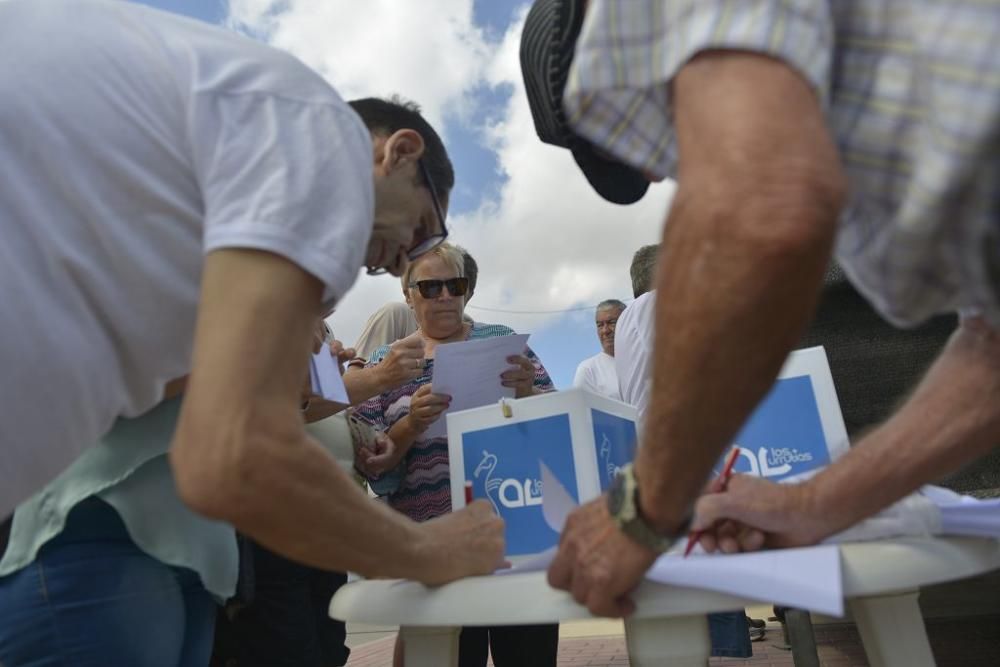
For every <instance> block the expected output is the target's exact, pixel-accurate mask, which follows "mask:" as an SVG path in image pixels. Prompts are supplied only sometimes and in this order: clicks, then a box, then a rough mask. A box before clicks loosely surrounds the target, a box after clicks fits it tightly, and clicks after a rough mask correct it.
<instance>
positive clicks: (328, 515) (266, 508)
mask: <svg viewBox="0 0 1000 667" xmlns="http://www.w3.org/2000/svg"><path fill="white" fill-rule="evenodd" d="M232 507H234V508H238V511H237V513H235V514H234V515H233V516H231V517H229V519H230V520H231V521H232V523H233V524H234V525H235V526H236V527H237V528H238V529H239V530H240V531H242V532H244V533H246V534H247V535H250V536H251V537H253V538H254V539H255V540H256V541H258V542H260V543H261V544H264V545H265V546H267V547H268V548H271V549H274V550H276V551H278V552H280V553H282V554H283V555H285V556H287V557H289V558H292V559H293V560H297V561H300V562H303V563H306V564H309V565H312V566H315V567H321V568H323V569H328V570H340V571H352V572H358V573H359V574H362V575H364V576H367V577H376V576H385V577H403V578H410V579H420V578H422V577H423V576H425V574H426V563H425V560H426V553H425V551H424V550H423V547H422V538H423V533H422V532H421V531H420V530H419V529H418V526H417V524H416V523H414V522H413V521H411V520H410V519H408V518H407V517H405V516H404V515H402V514H400V513H399V512H396V511H394V510H392V509H390V508H388V507H387V506H386V505H384V504H382V503H376V502H372V500H371V498H369V497H368V496H367V495H366V494H365V493H364V492H362V491H361V490H360V489H359V487H358V486H357V485H356V484H355V483H354V482H353V481H352V480H351V479H349V477H348V476H347V474H346V473H344V472H343V471H342V470H341V469H340V467H339V466H338V465H337V464H336V462H335V461H334V460H333V458H332V457H331V456H330V455H329V454H328V453H327V452H326V451H325V450H323V449H322V448H321V447H320V446H319V445H318V444H317V443H316V442H314V441H312V440H311V439H305V440H299V441H293V442H288V443H286V446H284V447H281V448H276V447H268V448H266V450H264V455H262V456H261V457H259V458H258V459H257V460H256V461H254V465H253V467H252V470H251V471H250V472H249V474H247V475H245V476H244V490H243V493H242V494H241V496H240V497H238V498H236V499H235V502H233V503H232Z"/></svg>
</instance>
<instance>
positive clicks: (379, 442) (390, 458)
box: [354, 433, 403, 477]
mask: <svg viewBox="0 0 1000 667" xmlns="http://www.w3.org/2000/svg"><path fill="white" fill-rule="evenodd" d="M402 459H403V451H402V449H401V448H399V447H396V443H394V442H393V441H392V438H390V437H389V436H388V435H386V434H385V433H376V434H375V438H374V439H373V440H372V442H371V443H370V444H368V445H366V446H362V447H358V448H357V449H356V450H355V451H354V467H355V468H357V469H358V470H359V471H360V472H361V473H362V474H364V475H365V476H366V477H378V476H379V475H381V474H383V473H386V472H388V471H389V470H392V469H393V468H395V467H396V466H398V465H399V462H400V461H401V460H402Z"/></svg>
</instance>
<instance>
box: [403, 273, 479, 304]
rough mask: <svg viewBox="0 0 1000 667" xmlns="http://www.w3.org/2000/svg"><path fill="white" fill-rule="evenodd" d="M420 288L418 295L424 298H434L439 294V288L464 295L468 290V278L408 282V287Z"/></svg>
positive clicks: (454, 294)
mask: <svg viewBox="0 0 1000 667" xmlns="http://www.w3.org/2000/svg"><path fill="white" fill-rule="evenodd" d="M414 287H416V288H417V289H418V290H420V296H422V297H424V298H425V299H436V298H438V297H439V296H441V290H442V289H447V290H448V294H451V295H452V296H465V293H466V292H468V291H469V279H468V278H448V280H417V281H415V282H412V283H410V288H411V289H412V288H414Z"/></svg>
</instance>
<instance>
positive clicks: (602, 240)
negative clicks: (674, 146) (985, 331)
mask: <svg viewBox="0 0 1000 667" xmlns="http://www.w3.org/2000/svg"><path fill="white" fill-rule="evenodd" d="M141 1H142V2H145V3H146V4H150V5H153V6H156V7H159V8H161V9H165V10H168V11H173V12H177V13H181V14H186V15H189V16H192V17H195V18H198V19H200V20H204V21H209V22H211V23H217V24H219V25H222V26H225V27H227V28H228V29H232V30H238V31H240V32H243V33H246V34H248V35H251V36H253V37H254V38H256V39H260V40H263V41H266V42H268V43H270V44H272V45H274V46H275V47H277V48H281V49H285V50H287V51H290V52H291V53H292V54H294V55H295V56H297V57H298V58H300V59H301V60H302V61H304V62H305V63H306V64H307V65H309V66H310V67H313V68H314V69H316V70H317V71H319V72H320V73H321V74H322V75H323V76H324V77H325V78H326V79H327V80H328V81H329V82H330V83H331V84H332V85H333V86H334V87H335V88H336V89H337V90H338V91H339V92H340V93H341V95H343V96H344V97H345V98H348V99H350V98H354V97H363V96H371V95H378V96H385V95H389V94H392V93H398V94H400V95H402V96H404V97H407V98H410V99H412V100H414V101H416V102H418V103H419V104H420V105H421V106H422V107H423V109H424V111H425V113H426V115H427V117H428V119H429V120H430V121H431V122H432V123H433V124H434V125H435V127H437V129H438V131H439V132H441V133H442V135H443V137H444V140H445V143H446V144H447V146H448V149H449V152H450V153H451V156H452V160H453V162H454V164H455V172H456V185H455V191H454V192H453V194H452V198H451V208H450V212H449V220H448V224H449V230H450V232H451V239H450V240H453V241H454V242H455V243H458V244H460V245H462V246H464V247H465V248H467V249H468V250H469V252H471V253H472V255H473V256H474V257H475V258H476V260H477V261H478V262H479V266H480V278H479V286H478V288H477V291H476V296H475V297H474V298H473V300H472V301H471V303H470V304H469V306H468V312H469V314H470V315H471V316H472V317H474V318H475V319H477V320H479V321H483V322H496V323H502V324H507V325H509V326H511V327H513V328H514V329H516V330H518V331H520V332H524V333H531V340H530V341H529V343H530V345H531V346H532V348H534V350H535V351H536V352H537V353H538V355H539V357H541V359H542V361H543V363H544V364H545V366H546V367H547V368H548V370H549V372H550V373H551V375H552V377H553V379H554V380H555V382H556V386H558V387H568V386H569V385H570V384H571V383H572V378H573V372H574V370H575V369H576V365H577V364H578V363H579V362H580V361H581V360H582V359H584V358H585V357H587V356H590V355H592V354H596V353H597V352H598V351H599V349H600V346H599V344H598V341H597V335H596V333H595V330H594V324H593V321H594V313H593V306H594V305H595V304H596V303H598V302H599V301H601V300H603V299H608V298H618V299H622V300H623V301H628V300H630V297H631V293H632V291H631V286H630V282H629V278H628V266H629V262H630V261H631V257H632V253H633V252H634V251H635V250H636V248H638V247H639V246H641V245H645V244H648V243H655V242H657V241H658V240H659V230H660V227H661V225H662V221H663V219H664V217H665V213H666V210H667V206H668V204H669V200H670V196H671V194H672V192H673V187H672V184H670V183H665V184H661V185H657V186H654V187H652V188H651V189H650V191H649V193H648V194H647V195H646V197H645V198H644V199H643V200H642V201H641V202H640V203H639V204H636V205H633V206H630V207H620V206H615V205H613V204H608V203H606V202H605V201H604V200H602V199H601V198H600V197H598V196H597V195H596V194H595V193H593V192H592V191H591V189H590V186H589V185H588V184H587V182H586V180H585V179H584V178H583V176H582V174H580V172H579V170H578V169H577V167H576V164H575V163H574V162H573V160H572V158H571V156H570V154H569V153H568V152H566V151H564V150H562V149H557V148H554V147H551V146H547V145H545V144H542V143H541V142H540V141H539V140H538V139H537V137H536V136H535V132H534V127H533V126H532V122H531V115H530V112H529V110H528V104H527V101H526V99H525V95H524V88H523V84H522V83H521V75H520V71H519V65H518V42H519V39H520V34H521V26H522V24H523V21H524V15H525V13H526V11H527V7H528V2H526V1H524V0H434V2H399V1H398V0H366V1H365V2H363V3H362V2H357V1H356V0H229V1H228V2H227V1H226V0H141ZM401 298H402V295H401V292H400V287H399V283H398V281H397V280H395V279H392V278H390V277H378V278H372V277H368V276H361V277H360V278H359V279H358V281H357V283H355V286H354V288H353V289H352V290H351V292H350V294H348V296H347V297H346V298H345V299H344V300H343V302H342V303H341V304H340V306H339V307H338V310H337V312H336V313H335V314H334V316H333V317H332V318H331V319H330V323H331V325H332V326H333V327H334V331H335V333H336V334H337V337H338V338H340V339H342V340H344V341H345V342H346V343H348V344H350V343H352V342H353V341H354V339H355V337H356V336H357V334H358V333H359V332H360V331H361V328H362V326H363V325H364V322H365V320H366V319H367V318H368V316H369V315H370V314H371V313H372V312H373V311H374V310H375V309H376V308H378V307H379V306H380V305H381V304H383V303H385V302H386V301H390V300H401Z"/></svg>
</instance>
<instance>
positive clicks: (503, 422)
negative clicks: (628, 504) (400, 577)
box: [447, 347, 849, 560]
mask: <svg viewBox="0 0 1000 667" xmlns="http://www.w3.org/2000/svg"><path fill="white" fill-rule="evenodd" d="M508 404H509V405H510V407H511V413H512V416H510V417H505V416H504V415H503V412H502V410H501V408H500V406H499V405H496V404H494V405H490V406H486V407H482V408H476V409H473V410H464V411H461V412H456V413H449V414H448V415H447V423H448V455H449V457H450V467H451V497H452V507H453V508H454V509H457V508H460V507H463V506H464V505H465V495H464V484H465V481H466V480H469V481H471V482H472V487H473V496H474V497H476V498H488V499H489V501H490V502H491V503H492V504H493V507H494V509H496V511H497V513H498V514H499V515H500V516H501V517H503V519H504V521H505V522H506V538H507V556H508V557H511V558H514V559H515V560H516V559H517V558H519V557H522V556H528V555H532V554H536V553H539V552H541V551H544V550H545V549H547V548H549V547H551V546H554V545H555V544H557V543H558V541H559V536H558V534H556V532H555V531H553V530H552V529H550V528H549V527H548V525H547V524H546V523H545V519H544V516H543V515H542V493H543V491H544V489H542V488H541V481H540V478H541V474H540V472H539V466H538V463H539V461H542V462H544V463H545V465H546V466H547V467H548V468H549V469H550V470H551V471H552V473H553V474H554V475H555V476H556V478H557V479H558V480H559V481H560V482H562V484H563V485H564V486H565V487H566V490H567V491H568V492H569V494H570V495H571V496H572V497H573V499H574V500H576V501H577V502H578V503H582V502H586V501H588V500H591V499H593V498H595V497H597V496H598V495H600V494H601V493H602V492H603V491H604V490H605V489H606V488H607V487H608V484H609V483H610V481H611V479H612V477H614V474H615V471H616V470H617V469H618V467H620V466H622V465H624V464H625V463H627V462H629V461H631V460H632V459H633V458H634V456H635V447H636V439H637V438H636V423H635V420H636V413H635V409H634V408H632V407H630V406H628V405H625V404H624V403H620V402H618V401H613V400H610V399H607V398H604V397H601V396H597V395H594V394H591V393H590V392H588V391H585V390H582V389H573V390H569V391H560V392H554V393H551V394H544V395H541V396H533V397H531V398H525V399H520V400H510V401H508ZM734 443H735V444H736V445H737V446H738V447H739V448H740V457H739V459H738V460H737V462H736V465H735V471H736V472H740V473H746V474H752V475H758V476H761V477H764V478H766V479H770V480H772V481H778V482H788V481H796V480H800V479H802V478H803V477H806V476H808V475H811V474H813V473H814V472H816V471H817V470H819V469H820V468H823V467H824V466H826V465H828V464H829V463H830V461H832V460H834V459H836V458H837V457H838V456H840V455H841V454H843V453H844V452H846V451H847V449H848V446H849V444H848V439H847V429H846V428H845V426H844V419H843V416H842V415H841V412H840V404H839V403H838V402H837V394H836V391H835V390H834V387H833V377H832V376H831V374H830V366H829V364H828V363H827V359H826V353H825V352H824V351H823V348H822V347H814V348H808V349H805V350H797V351H795V352H793V353H792V354H791V355H789V357H788V359H787V361H786V362H785V365H784V366H783V367H782V369H781V373H780V374H779V377H778V379H777V381H776V382H775V384H774V386H773V387H772V389H771V391H770V392H769V393H768V394H767V396H766V397H765V398H764V400H763V401H762V402H761V403H760V405H758V406H757V409H756V410H755V411H754V413H753V414H752V415H751V416H750V418H749V419H748V420H747V422H746V423H745V424H744V425H743V428H742V429H741V430H740V431H739V433H738V434H737V436H736V438H735V439H734ZM727 451H728V450H727ZM724 458H725V457H724V456H723V457H722V458H720V460H719V462H718V463H717V464H716V473H718V472H719V471H720V470H721V469H722V461H723V459H724Z"/></svg>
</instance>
